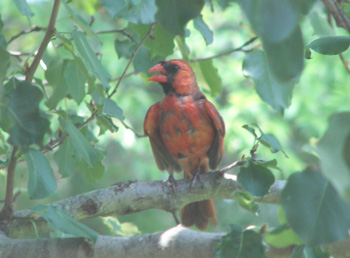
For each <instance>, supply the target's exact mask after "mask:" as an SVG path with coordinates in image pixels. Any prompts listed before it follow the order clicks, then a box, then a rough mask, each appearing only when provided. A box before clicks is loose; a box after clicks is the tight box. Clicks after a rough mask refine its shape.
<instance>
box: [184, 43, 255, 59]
mask: <svg viewBox="0 0 350 258" xmlns="http://www.w3.org/2000/svg"><path fill="white" fill-rule="evenodd" d="M257 39H258V37H253V38H251V39H250V40H248V41H247V42H245V43H244V44H243V45H242V46H240V47H238V48H234V49H230V50H227V51H225V52H222V53H220V54H217V55H214V56H211V57H205V58H198V59H190V60H189V62H203V61H207V60H211V59H214V58H218V57H222V56H227V55H229V54H231V53H233V52H238V51H244V52H247V51H246V50H243V48H244V47H246V46H248V45H250V44H252V43H253V42H254V41H255V40H257Z"/></svg>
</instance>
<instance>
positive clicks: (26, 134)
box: [0, 79, 50, 152]
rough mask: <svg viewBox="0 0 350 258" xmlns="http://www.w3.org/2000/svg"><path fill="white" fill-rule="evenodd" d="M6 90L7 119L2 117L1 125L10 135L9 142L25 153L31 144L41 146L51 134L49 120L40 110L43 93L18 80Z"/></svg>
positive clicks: (8, 84)
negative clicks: (47, 135) (19, 147)
mask: <svg viewBox="0 0 350 258" xmlns="http://www.w3.org/2000/svg"><path fill="white" fill-rule="evenodd" d="M4 88H5V89H6V91H7V94H6V96H5V99H4V100H3V101H4V103H6V106H5V107H4V109H5V110H4V113H5V114H4V115H6V116H7V119H6V120H4V118H5V117H1V121H0V125H1V127H2V129H3V130H5V131H7V132H8V133H9V134H10V137H9V139H8V142H9V143H10V144H11V145H13V146H21V147H22V150H23V151H24V152H25V151H26V150H28V147H29V146H30V145H31V144H38V145H39V146H41V145H42V141H43V138H44V135H45V134H46V133H48V132H50V128H49V120H48V118H47V116H46V115H45V114H44V113H43V112H42V111H41V110H40V109H39V103H40V101H41V99H42V97H43V94H42V92H41V91H40V89H39V88H38V87H36V86H34V85H33V84H31V83H29V82H26V81H18V80H16V79H11V80H10V81H9V82H8V83H7V84H6V85H5V86H4Z"/></svg>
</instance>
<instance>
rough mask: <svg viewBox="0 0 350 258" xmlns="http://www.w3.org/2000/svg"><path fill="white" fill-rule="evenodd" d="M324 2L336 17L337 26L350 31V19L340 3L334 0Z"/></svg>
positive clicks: (324, 0)
mask: <svg viewBox="0 0 350 258" xmlns="http://www.w3.org/2000/svg"><path fill="white" fill-rule="evenodd" d="M322 2H323V4H324V5H325V6H326V8H327V9H328V11H329V12H330V13H331V14H332V16H333V17H334V19H335V21H336V23H337V26H338V27H342V28H344V29H346V30H347V31H348V32H349V33H350V19H349V18H348V17H347V16H346V14H345V13H344V12H343V10H342V9H341V7H340V6H339V3H338V2H337V1H334V0H322Z"/></svg>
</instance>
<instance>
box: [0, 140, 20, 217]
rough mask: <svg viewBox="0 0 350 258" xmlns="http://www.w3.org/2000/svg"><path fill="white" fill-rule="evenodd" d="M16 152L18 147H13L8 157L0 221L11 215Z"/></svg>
mask: <svg viewBox="0 0 350 258" xmlns="http://www.w3.org/2000/svg"><path fill="white" fill-rule="evenodd" d="M17 151H18V147H17V146H13V149H12V153H11V156H10V161H9V166H8V169H7V177H6V191H5V200H4V206H3V207H2V209H1V211H0V221H1V220H7V219H9V218H10V217H11V216H12V214H13V209H12V203H13V188H14V183H15V169H16V163H17Z"/></svg>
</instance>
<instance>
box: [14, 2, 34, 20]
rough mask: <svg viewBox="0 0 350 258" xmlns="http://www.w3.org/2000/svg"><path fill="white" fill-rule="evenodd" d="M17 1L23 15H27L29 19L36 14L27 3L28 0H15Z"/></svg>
mask: <svg viewBox="0 0 350 258" xmlns="http://www.w3.org/2000/svg"><path fill="white" fill-rule="evenodd" d="M13 2H14V3H15V5H16V7H17V9H18V11H19V12H20V13H21V14H22V15H23V16H27V17H28V18H29V19H30V18H32V17H33V16H34V13H33V12H32V10H31V9H30V7H29V5H28V4H27V1H26V0H13Z"/></svg>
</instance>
